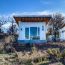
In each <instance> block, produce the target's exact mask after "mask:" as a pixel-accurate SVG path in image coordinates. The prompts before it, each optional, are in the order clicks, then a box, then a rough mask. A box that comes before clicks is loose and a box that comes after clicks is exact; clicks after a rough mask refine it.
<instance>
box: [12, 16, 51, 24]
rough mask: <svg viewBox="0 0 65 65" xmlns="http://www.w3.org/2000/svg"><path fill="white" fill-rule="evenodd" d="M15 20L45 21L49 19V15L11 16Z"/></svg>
mask: <svg viewBox="0 0 65 65" xmlns="http://www.w3.org/2000/svg"><path fill="white" fill-rule="evenodd" d="M13 17H14V19H15V21H16V22H17V23H18V22H46V23H48V22H49V20H50V19H51V15H46V16H44V15H43V16H38V15H37V16H13Z"/></svg>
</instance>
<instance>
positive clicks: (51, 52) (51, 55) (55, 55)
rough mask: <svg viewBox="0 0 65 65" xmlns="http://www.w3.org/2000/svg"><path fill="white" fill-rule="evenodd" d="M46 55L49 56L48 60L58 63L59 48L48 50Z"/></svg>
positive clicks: (59, 56) (60, 55) (59, 57)
mask: <svg viewBox="0 0 65 65" xmlns="http://www.w3.org/2000/svg"><path fill="white" fill-rule="evenodd" d="M47 53H48V54H49V59H53V61H59V60H60V59H61V57H62V54H61V52H60V49H59V48H53V49H48V50H47Z"/></svg>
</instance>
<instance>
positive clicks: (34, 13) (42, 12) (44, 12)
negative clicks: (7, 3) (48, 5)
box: [10, 11, 52, 16]
mask: <svg viewBox="0 0 65 65" xmlns="http://www.w3.org/2000/svg"><path fill="white" fill-rule="evenodd" d="M51 14H52V12H50V11H38V12H22V13H21V12H15V13H12V14H11V15H10V16H14V15H22V16H23V15H51Z"/></svg>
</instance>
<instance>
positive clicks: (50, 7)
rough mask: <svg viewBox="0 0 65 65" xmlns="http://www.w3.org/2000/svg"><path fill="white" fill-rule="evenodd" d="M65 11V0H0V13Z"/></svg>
mask: <svg viewBox="0 0 65 65" xmlns="http://www.w3.org/2000/svg"><path fill="white" fill-rule="evenodd" d="M52 12H60V13H61V12H62V13H65V0H0V15H15V14H49V13H52Z"/></svg>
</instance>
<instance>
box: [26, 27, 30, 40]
mask: <svg viewBox="0 0 65 65" xmlns="http://www.w3.org/2000/svg"><path fill="white" fill-rule="evenodd" d="M25 38H26V39H29V28H25Z"/></svg>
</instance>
